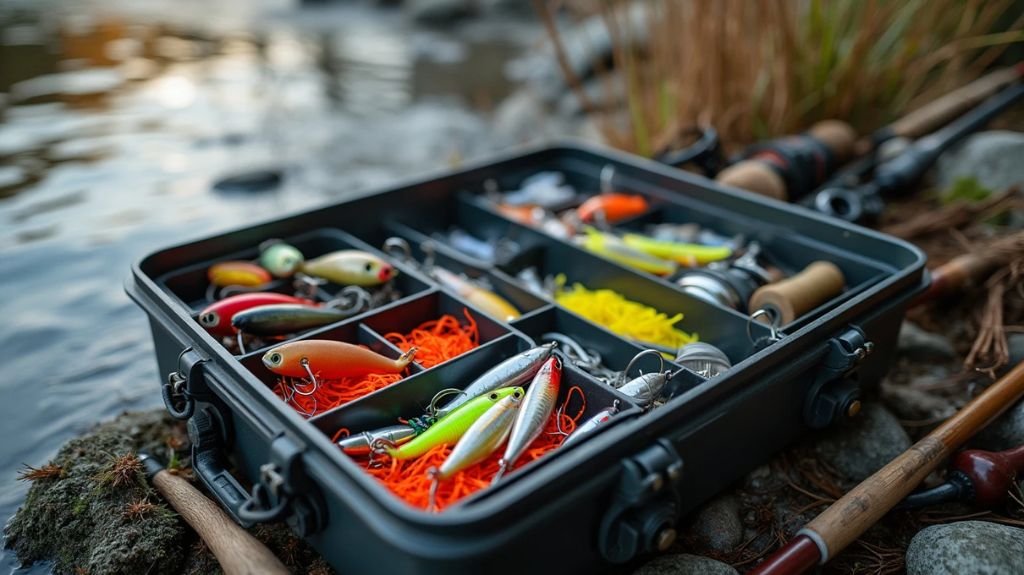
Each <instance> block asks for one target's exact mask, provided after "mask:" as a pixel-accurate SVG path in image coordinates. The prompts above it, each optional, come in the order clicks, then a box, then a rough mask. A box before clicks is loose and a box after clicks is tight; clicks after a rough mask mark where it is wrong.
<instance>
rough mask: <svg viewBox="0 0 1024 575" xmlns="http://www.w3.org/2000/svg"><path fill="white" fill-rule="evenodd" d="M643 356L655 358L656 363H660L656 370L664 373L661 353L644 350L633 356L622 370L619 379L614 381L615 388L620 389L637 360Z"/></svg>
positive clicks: (663, 360) (663, 359) (663, 361)
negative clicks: (656, 359)
mask: <svg viewBox="0 0 1024 575" xmlns="http://www.w3.org/2000/svg"><path fill="white" fill-rule="evenodd" d="M645 355H654V356H657V358H658V361H659V362H661V366H660V367H659V368H658V371H665V357H664V356H663V355H661V352H660V351H658V350H655V349H645V350H643V351H641V352H640V353H638V354H636V355H634V356H633V359H631V360H629V363H628V364H626V369H624V370H622V373H620V374H619V377H618V379H617V380H616V383H617V385H615V387H622V385H623V384H624V383H626V378H627V377H628V376H629V370H631V369H633V365H635V364H636V362H637V360H639V359H640V358H641V357H643V356H645ZM640 375H643V372H640ZM648 387H650V384H648Z"/></svg>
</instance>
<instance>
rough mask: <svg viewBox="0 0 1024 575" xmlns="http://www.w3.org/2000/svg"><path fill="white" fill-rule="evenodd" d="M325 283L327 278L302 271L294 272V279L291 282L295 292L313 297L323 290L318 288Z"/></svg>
mask: <svg viewBox="0 0 1024 575" xmlns="http://www.w3.org/2000/svg"><path fill="white" fill-rule="evenodd" d="M326 283H327V280H325V279H323V278H315V277H313V276H309V275H306V274H304V273H302V272H298V273H296V274H295V279H294V281H293V282H292V288H294V289H295V293H296V294H302V295H305V296H307V297H308V298H310V299H313V298H314V297H316V296H317V295H319V294H320V293H322V291H323V290H321V289H320V286H322V285H324V284H326Z"/></svg>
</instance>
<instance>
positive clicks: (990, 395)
mask: <svg viewBox="0 0 1024 575" xmlns="http://www.w3.org/2000/svg"><path fill="white" fill-rule="evenodd" d="M1021 396H1024V363H1019V364H1017V366H1016V367H1014V368H1013V369H1012V370H1011V371H1010V372H1009V373H1007V374H1006V375H1005V376H1003V378H1002V379H1000V380H999V381H997V382H996V383H995V384H993V385H992V386H990V387H989V388H988V389H987V390H985V392H984V393H982V394H981V395H979V396H978V397H977V398H975V399H974V401H972V402H971V403H969V404H967V406H966V407H964V408H963V409H961V410H960V412H959V413H957V414H956V415H954V416H953V417H951V418H950V419H948V420H947V421H946V422H945V423H943V424H942V425H941V426H939V427H938V428H936V429H935V431H933V432H931V433H929V434H928V435H927V436H925V437H924V438H923V439H921V441H918V442H917V443H915V444H914V445H913V446H912V447H911V448H910V449H908V450H907V451H905V452H903V454H902V455H900V456H899V457H897V458H896V459H893V460H892V461H890V462H889V463H888V464H887V465H886V466H885V467H883V468H882V469H880V470H879V471H877V472H876V473H875V474H874V475H872V476H871V477H869V478H867V479H865V480H864V482H862V483H861V484H860V485H858V486H857V487H855V488H854V489H853V491H850V492H849V493H847V494H846V495H844V496H843V497H842V498H841V499H840V500H839V501H836V502H835V503H833V504H832V505H831V506H830V507H829V508H828V509H826V510H825V511H823V512H822V513H821V515H818V516H817V517H815V518H814V520H812V521H811V522H810V523H808V524H807V527H805V528H804V529H803V531H804V532H807V531H810V532H812V533H814V534H815V535H817V537H818V538H820V540H821V541H822V542H823V543H824V545H825V547H826V553H825V554H824V557H823V562H824V561H827V560H828V559H830V558H832V557H834V556H835V555H836V554H837V553H839V552H840V551H842V550H843V549H845V548H846V546H848V545H849V544H850V543H852V542H853V541H855V540H856V539H857V538H858V537H860V535H861V534H862V533H864V532H865V531H867V529H868V527H870V526H872V525H874V524H875V523H876V522H878V520H879V519H881V518H882V516H883V515H885V514H886V513H888V512H889V510H890V509H892V508H893V507H894V506H895V505H896V504H897V503H899V502H900V501H902V500H903V498H904V497H906V496H907V495H909V494H910V492H911V491H913V490H914V489H915V488H917V486H918V485H919V484H920V483H921V481H922V480H923V479H924V478H925V477H926V476H927V475H928V474H929V473H931V472H932V471H933V470H934V469H935V468H936V467H937V466H938V465H939V464H940V463H941V462H942V461H943V460H945V459H946V457H948V456H949V455H950V454H951V453H952V452H953V451H954V450H955V449H957V448H958V447H959V446H961V445H963V443H964V442H965V441H967V440H968V439H970V437H971V436H972V435H974V434H975V433H976V432H977V431H978V430H979V429H982V428H984V427H985V426H986V425H988V424H989V423H991V422H992V420H994V419H995V418H996V417H998V416H999V414H1001V413H1002V412H1003V411H1006V410H1007V409H1008V408H1009V407H1010V406H1011V405H1013V404H1014V403H1016V401H1017V400H1018V399H1020V398H1021Z"/></svg>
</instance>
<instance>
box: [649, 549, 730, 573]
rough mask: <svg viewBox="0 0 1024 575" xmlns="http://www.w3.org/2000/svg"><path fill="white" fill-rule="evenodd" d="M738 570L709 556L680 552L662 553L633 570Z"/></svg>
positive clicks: (682, 571) (679, 571) (676, 571)
mask: <svg viewBox="0 0 1024 575" xmlns="http://www.w3.org/2000/svg"><path fill="white" fill-rule="evenodd" d="M737 573H738V571H736V570H735V569H733V568H732V566H730V565H726V564H725V563H722V562H721V561H715V560H714V559H711V558H709V557H701V556H699V555H689V554H686V553H678V554H672V555H662V556H660V557H657V558H655V559H652V560H651V561H648V562H647V563H645V564H644V565H643V566H642V567H640V568H639V569H637V570H636V571H633V575H737Z"/></svg>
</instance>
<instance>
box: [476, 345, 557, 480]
mask: <svg viewBox="0 0 1024 575" xmlns="http://www.w3.org/2000/svg"><path fill="white" fill-rule="evenodd" d="M561 385H562V362H561V361H560V360H559V359H558V358H557V357H552V358H551V359H549V360H547V361H546V362H544V365H543V366H542V367H541V368H540V371H538V372H537V375H535V376H534V377H533V381H532V382H531V383H530V387H529V389H527V390H526V397H525V398H523V405H522V406H521V407H520V408H519V413H518V414H517V415H516V421H515V423H514V424H513V425H512V433H511V434H510V435H509V438H508V446H507V447H505V454H504V455H503V456H502V458H501V462H500V465H501V469H499V470H498V473H497V474H496V475H495V476H494V479H493V481H492V483H495V482H497V481H498V480H499V479H501V476H502V475H504V474H505V471H507V470H509V469H511V468H512V466H513V465H515V462H516V460H517V459H519V456H521V455H522V454H523V452H525V451H526V449H527V448H528V447H530V444H531V443H533V441H534V440H535V439H537V437H539V436H540V434H541V433H542V432H543V431H544V424H545V423H547V421H548V418H549V417H551V414H552V413H553V412H554V411H555V403H556V402H557V401H558V390H559V389H560V388H561Z"/></svg>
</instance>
